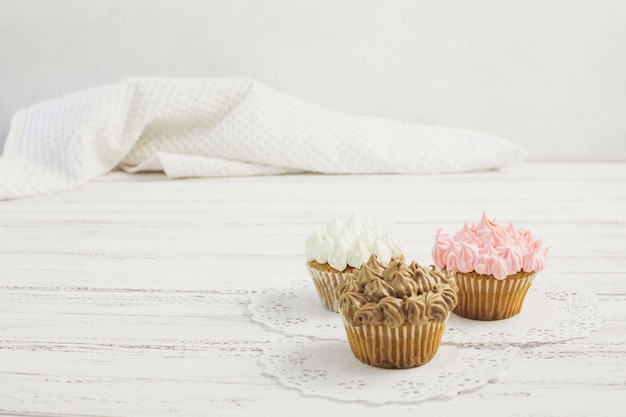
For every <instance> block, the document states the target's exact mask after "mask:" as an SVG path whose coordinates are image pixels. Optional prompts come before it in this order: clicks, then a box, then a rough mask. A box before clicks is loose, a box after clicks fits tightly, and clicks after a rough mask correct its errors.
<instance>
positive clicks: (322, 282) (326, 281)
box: [306, 262, 350, 313]
mask: <svg viewBox="0 0 626 417" xmlns="http://www.w3.org/2000/svg"><path fill="white" fill-rule="evenodd" d="M306 267H307V269H308V270H309V272H310V273H311V278H313V283H314V284H315V289H316V290H317V295H318V296H319V298H320V303H322V306H324V308H326V309H327V310H329V311H333V312H335V313H338V312H339V300H337V295H336V294H335V289H336V288H337V287H338V286H339V284H341V283H342V282H343V281H344V279H345V277H346V276H347V275H349V274H350V272H340V271H336V270H333V271H329V270H322V269H317V268H315V267H312V266H311V265H310V264H309V263H308V262H307V263H306Z"/></svg>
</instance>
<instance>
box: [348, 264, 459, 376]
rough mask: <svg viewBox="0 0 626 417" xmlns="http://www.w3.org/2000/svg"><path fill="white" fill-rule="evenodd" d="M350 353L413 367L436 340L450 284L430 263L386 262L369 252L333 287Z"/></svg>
mask: <svg viewBox="0 0 626 417" xmlns="http://www.w3.org/2000/svg"><path fill="white" fill-rule="evenodd" d="M337 297H338V298H339V304H340V309H341V317H342V319H343V323H344V326H345V329H346V334H347V336H348V342H349V343H350V348H351V349H352V353H354V356H356V357H357V359H359V360H360V361H361V362H363V363H365V364H368V365H372V366H377V367H380V368H401V369H403V368H413V367H416V366H420V365H423V364H425V363H427V362H428V361H430V360H431V359H432V358H433V357H434V356H435V354H436V353H437V350H438V349H439V344H440V343H441V335H442V333H443V329H444V326H445V323H446V320H447V318H448V315H449V313H450V311H451V310H452V309H453V308H454V306H455V305H456V285H455V284H454V280H453V279H452V278H451V277H448V276H447V275H445V274H444V273H442V272H441V271H440V270H439V269H437V268H436V267H434V266H431V267H429V268H425V267H423V266H420V265H419V264H417V262H412V263H411V264H410V265H406V264H405V262H404V257H403V256H400V257H398V258H396V259H394V260H392V261H390V262H389V263H388V264H386V263H384V262H380V261H379V260H378V258H377V256H376V254H373V255H372V256H371V257H370V258H369V260H368V261H367V263H366V264H364V265H362V266H361V268H360V269H358V270H354V271H353V272H352V274H350V275H349V276H348V277H347V278H346V280H345V281H344V282H343V283H342V284H341V285H339V287H338V288H337Z"/></svg>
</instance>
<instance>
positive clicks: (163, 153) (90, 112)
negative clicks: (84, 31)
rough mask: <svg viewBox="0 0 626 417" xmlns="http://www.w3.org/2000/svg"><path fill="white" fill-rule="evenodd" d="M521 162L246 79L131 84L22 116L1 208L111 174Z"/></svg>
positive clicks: (492, 142) (495, 145)
mask: <svg viewBox="0 0 626 417" xmlns="http://www.w3.org/2000/svg"><path fill="white" fill-rule="evenodd" d="M526 155H527V153H526V151H524V150H523V149H522V148H520V147H519V146H517V145H515V144H513V143H511V142H509V141H506V140H503V139H500V138H497V137H494V136H490V135H485V134H481V133H476V132H470V131H464V130H458V129H451V128H446V127H439V126H426V125H421V124H412V123H403V122H399V121H394V120H390V119H385V118H379V117H367V116H353V115H348V114H344V113H341V112H338V111H334V110H330V109H326V108H323V107H320V106H317V105H314V104H311V103H308V102H306V101H303V100H300V99H298V98H295V97H291V96H289V95H286V94H283V93H280V92H278V91H275V90H273V89H271V88H269V87H267V86H265V85H263V84H261V83H259V82H256V81H254V80H250V79H245V78H227V79H211V78H209V79H185V78H182V79H176V78H132V79H127V80H123V81H121V82H119V83H116V84H112V85H108V86H103V87H98V88H94V89H90V90H84V91H80V92H76V93H73V94H70V95H67V96H64V97H60V98H57V99H54V100H49V101H45V102H41V103H39V104H36V105H34V106H31V107H29V108H26V109H23V110H20V111H18V112H17V113H16V114H15V115H14V117H13V119H12V122H11V128H10V131H9V135H8V137H7V141H6V143H5V147H4V153H3V155H2V157H0V200H6V199H12V198H21V197H28V196H36V195H42V194H49V193H54V192H60V191H66V190H70V189H73V188H76V187H78V186H80V185H83V184H85V183H87V182H89V181H90V180H91V179H93V178H95V177H98V176H100V175H103V174H105V173H107V172H109V171H111V170H113V169H115V168H120V169H124V170H126V171H127V172H141V171H164V172H165V173H166V175H167V176H168V177H171V178H181V177H195V176H201V177H202V176H205V177H211V176H235V175H274V174H285V173H296V172H314V173H322V174H366V173H384V174H434V173H454V172H464V171H472V170H482V169H492V168H497V167H502V166H506V165H510V164H514V163H518V162H521V161H523V160H524V159H525V157H526Z"/></svg>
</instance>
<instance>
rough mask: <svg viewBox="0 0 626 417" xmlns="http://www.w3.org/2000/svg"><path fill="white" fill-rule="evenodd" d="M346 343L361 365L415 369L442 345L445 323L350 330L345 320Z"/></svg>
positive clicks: (364, 326)
mask: <svg viewBox="0 0 626 417" xmlns="http://www.w3.org/2000/svg"><path fill="white" fill-rule="evenodd" d="M344 326H345V329H346V334H347V336H348V342H349V343H350V348H351V349H352V353H354V356H356V358H357V359H358V360H360V361H361V362H363V363H365V364H367V365H372V366H376V367H379V368H398V369H406V368H414V367H416V366H420V365H423V364H425V363H427V362H428V361H430V360H431V359H432V358H433V357H434V356H435V354H436V353H437V350H438V349H439V344H440V343H441V335H442V333H443V329H444V327H445V322H434V321H432V322H427V323H424V324H418V325H414V324H410V323H404V324H403V325H401V326H400V327H397V328H392V327H388V326H383V325H369V324H363V325H360V326H353V325H351V324H350V323H347V322H346V321H345V320H344Z"/></svg>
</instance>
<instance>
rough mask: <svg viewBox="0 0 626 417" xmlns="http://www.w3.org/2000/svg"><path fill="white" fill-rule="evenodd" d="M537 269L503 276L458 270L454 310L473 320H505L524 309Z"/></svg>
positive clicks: (455, 312) (459, 314)
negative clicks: (499, 277) (456, 298)
mask: <svg viewBox="0 0 626 417" xmlns="http://www.w3.org/2000/svg"><path fill="white" fill-rule="evenodd" d="M535 274H536V273H535V272H518V273H517V274H514V275H509V276H507V277H506V278H504V279H496V278H495V277H493V276H492V275H481V274H478V273H476V272H469V273H463V272H456V273H455V274H454V275H455V279H456V284H457V286H458V287H459V290H458V292H457V297H458V304H457V306H456V307H455V308H454V310H453V313H454V314H456V315H458V316H461V317H465V318H468V319H474V320H502V319H508V318H510V317H513V316H515V315H517V314H519V312H520V311H521V310H522V305H523V304H524V298H525V297H526V294H527V293H528V290H529V289H530V286H531V284H532V283H533V279H534V278H535Z"/></svg>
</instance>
